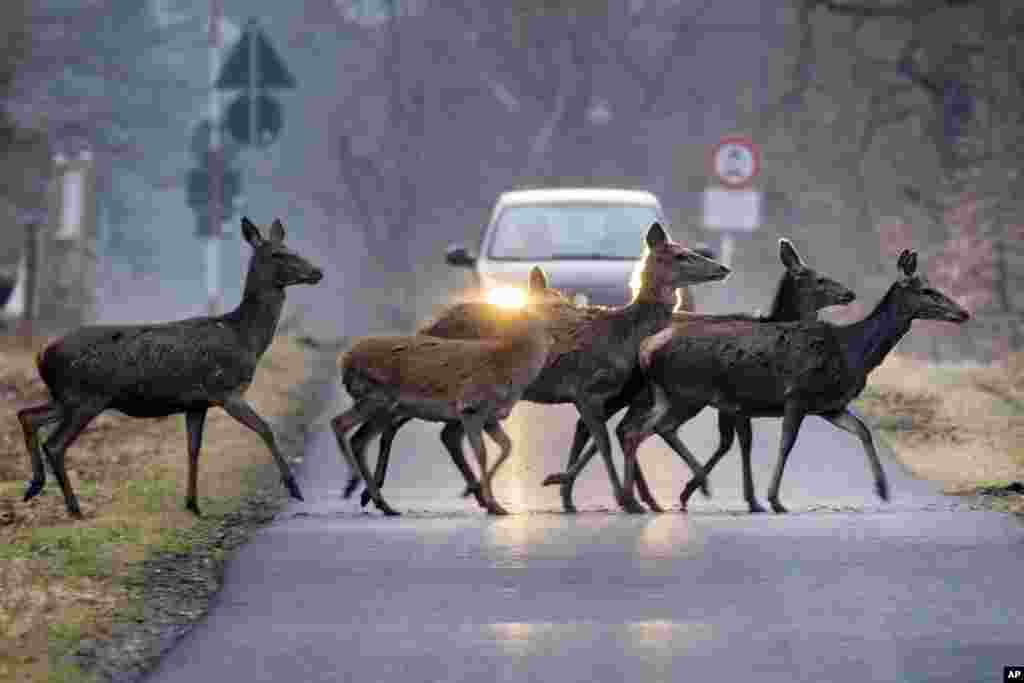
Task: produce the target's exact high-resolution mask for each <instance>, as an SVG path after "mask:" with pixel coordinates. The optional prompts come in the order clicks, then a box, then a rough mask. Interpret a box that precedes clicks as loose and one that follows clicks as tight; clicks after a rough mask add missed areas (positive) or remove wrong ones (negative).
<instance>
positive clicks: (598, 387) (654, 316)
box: [443, 223, 730, 512]
mask: <svg viewBox="0 0 1024 683" xmlns="http://www.w3.org/2000/svg"><path fill="white" fill-rule="evenodd" d="M645 244H646V245H647V253H646V255H645V257H644V260H643V263H642V265H641V277H640V287H639V289H638V291H637V293H636V295H635V297H634V299H633V301H632V302H631V303H629V304H627V305H626V306H622V307H617V308H605V307H597V306H588V307H580V308H575V309H573V310H568V311H567V310H566V309H564V308H559V309H557V310H558V311H559V314H557V315H553V316H551V317H550V318H549V321H550V323H551V327H550V330H551V333H552V335H553V336H554V338H555V345H554V347H553V348H552V350H551V354H550V357H549V361H548V363H547V365H546V366H545V368H544V370H543V371H542V372H541V374H540V376H539V377H537V379H536V380H535V381H534V382H533V383H532V384H530V386H528V387H527V388H526V391H525V392H524V394H523V399H524V400H527V401H531V402H533V403H546V404H558V403H572V404H573V405H575V407H576V409H577V411H579V413H580V416H581V417H582V419H583V421H584V424H585V425H586V426H587V427H588V428H589V429H590V430H591V432H592V433H594V434H595V440H596V442H597V444H598V447H599V449H600V451H599V452H600V453H601V456H602V458H603V460H604V462H605V467H606V468H607V470H608V477H609V479H610V481H611V485H612V488H613V491H614V494H615V499H616V501H617V502H618V503H619V505H620V506H621V507H622V508H623V509H625V510H629V511H632V512H637V511H643V508H642V507H640V504H639V503H638V502H637V501H636V499H635V498H633V497H632V496H631V495H630V496H627V495H625V494H624V492H623V488H622V483H621V482H620V480H619V477H618V473H617V472H616V470H615V464H614V462H613V460H612V455H611V442H610V439H609V437H608V430H607V427H605V424H604V421H603V420H601V416H603V415H604V413H605V408H604V406H605V404H606V403H607V402H608V400H609V399H610V398H611V397H613V396H616V395H617V394H618V393H620V392H621V391H622V388H623V386H624V385H625V384H626V383H627V382H628V381H629V379H630V378H631V377H632V375H633V371H634V369H635V367H636V354H637V348H638V347H639V344H640V341H641V340H642V339H643V338H644V337H647V336H649V335H650V334H653V333H654V332H656V331H658V330H660V329H662V328H664V327H665V326H666V325H668V324H669V320H670V318H671V315H672V311H673V310H674V309H675V308H676V306H677V304H678V294H677V291H676V290H677V289H678V288H680V287H683V286H685V285H688V284H697V283H700V282H711V281H716V280H722V279H725V278H726V277H727V276H728V274H729V272H730V271H729V269H728V268H726V267H725V266H723V265H722V264H720V263H718V262H716V261H714V260H712V259H709V258H706V257H704V256H701V255H700V254H698V253H696V252H694V251H693V250H690V249H687V248H685V247H683V246H682V245H680V244H678V243H676V242H673V241H672V240H671V239H670V238H669V236H668V233H667V232H666V231H665V229H664V228H663V227H662V226H661V225H660V224H659V223H654V224H652V225H651V227H650V229H649V230H648V231H647V235H646V236H645ZM444 436H445V435H443V437H444ZM446 438H447V439H448V440H447V441H446V444H458V443H459V442H460V441H461V438H462V434H461V428H460V427H458V426H456V427H454V428H452V430H451V432H449V433H448V434H447V437H446ZM693 464H694V466H695V467H698V468H699V464H697V463H696V461H694V463H693ZM562 499H563V506H564V507H565V508H566V509H567V510H570V511H571V510H573V509H574V508H573V506H572V501H571V499H568V502H567V498H566V490H565V489H563V491H562Z"/></svg>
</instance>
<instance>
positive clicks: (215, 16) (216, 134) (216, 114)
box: [206, 0, 223, 315]
mask: <svg viewBox="0 0 1024 683" xmlns="http://www.w3.org/2000/svg"><path fill="white" fill-rule="evenodd" d="M220 3H221V0H210V163H209V167H210V203H209V221H210V224H209V233H210V234H209V236H208V237H207V238H206V294H207V297H208V299H209V311H210V315H218V314H219V313H220V286H219V284H218V280H217V276H218V273H217V264H218V261H219V255H220V254H219V249H218V247H219V242H220V229H221V215H222V213H223V212H222V211H221V189H222V188H221V182H222V171H223V169H222V168H221V166H222V164H221V139H220V119H221V113H220V94H219V93H218V92H217V85H216V83H217V72H218V71H219V70H220V18H221V4H220Z"/></svg>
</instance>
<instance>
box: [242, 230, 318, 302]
mask: <svg viewBox="0 0 1024 683" xmlns="http://www.w3.org/2000/svg"><path fill="white" fill-rule="evenodd" d="M242 235H243V236H244V237H245V241H246V242H248V243H249V245H250V246H251V247H252V248H253V255H252V261H251V262H250V264H249V275H248V277H247V278H246V289H249V287H250V286H254V287H257V288H271V287H275V288H279V289H283V288H284V287H288V286H290V285H299V284H308V285H315V284H316V283H318V282H320V280H321V279H322V278H323V276H324V273H323V271H322V270H320V269H319V268H317V267H316V266H314V265H313V264H312V263H310V262H309V261H307V260H306V259H304V258H302V257H301V256H299V255H298V254H296V253H295V252H293V251H291V250H290V249H288V248H287V247H286V246H284V237H285V232H284V225H283V224H282V223H281V220H280V219H276V218H275V219H274V222H273V223H272V224H271V225H270V233H269V238H264V237H263V235H262V234H261V233H260V229H259V228H257V227H256V226H255V225H254V224H253V223H252V221H250V220H249V219H248V218H246V217H243V218H242Z"/></svg>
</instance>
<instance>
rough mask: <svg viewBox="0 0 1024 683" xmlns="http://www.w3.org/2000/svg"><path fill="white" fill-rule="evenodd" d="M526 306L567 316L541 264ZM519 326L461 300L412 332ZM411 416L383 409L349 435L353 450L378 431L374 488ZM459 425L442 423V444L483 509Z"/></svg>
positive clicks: (458, 333) (460, 333) (490, 331)
mask: <svg viewBox="0 0 1024 683" xmlns="http://www.w3.org/2000/svg"><path fill="white" fill-rule="evenodd" d="M526 308H527V310H529V311H531V312H533V313H536V314H537V315H540V316H542V317H551V316H556V315H571V314H572V312H573V310H574V306H573V305H572V304H571V303H569V301H568V299H567V298H566V297H565V295H563V294H562V293H561V292H560V291H558V290H557V289H554V288H552V287H549V286H548V279H547V275H546V274H545V273H544V270H543V269H541V268H540V267H539V266H534V267H533V268H531V269H530V276H529V278H528V281H527V290H526ZM518 326H520V320H519V316H518V314H516V313H514V312H511V313H510V312H509V311H508V310H507V309H503V308H501V307H499V306H495V305H494V304H490V303H483V302H464V303H458V304H454V305H451V306H448V307H446V308H445V309H444V310H443V311H442V312H441V313H440V314H439V315H437V316H436V317H435V319H434V320H432V321H430V322H428V323H426V324H424V325H423V326H421V327H420V328H419V329H418V330H417V331H416V333H417V334H425V335H428V336H431V337H443V338H445V339H488V338H500V337H503V336H506V335H507V334H509V333H510V332H513V333H514V332H515V331H516V328H517V327H518ZM412 419H413V418H412V417H410V416H407V415H397V416H396V415H394V414H391V413H382V414H381V415H380V416H379V417H378V418H376V419H375V420H371V421H368V422H364V423H363V424H362V425H360V427H359V429H357V430H356V432H355V434H354V435H353V436H352V450H353V452H354V453H355V452H359V451H360V450H363V449H365V448H366V446H367V444H368V442H369V440H370V439H372V438H373V435H375V434H377V433H380V445H379V447H378V456H377V464H376V467H375V472H374V478H375V479H376V482H377V488H378V489H379V488H381V487H383V486H384V479H385V477H386V476H387V469H388V463H389V462H390V459H391V446H392V444H393V442H394V439H395V435H396V433H397V432H398V430H399V429H401V428H402V426H403V425H405V423H407V422H409V421H410V420H412ZM460 424H461V422H460V421H457V420H456V421H452V422H446V423H445V426H444V429H442V430H441V443H442V444H443V445H444V447H445V449H446V450H447V451H448V454H449V455H450V456H451V459H452V462H453V463H455V466H456V467H457V468H458V470H459V472H460V473H461V474H462V477H463V479H465V481H466V489H465V491H464V493H463V496H468V495H473V496H474V497H475V498H476V501H477V503H478V504H479V505H480V506H481V507H483V508H484V509H486V508H487V506H488V503H487V501H486V500H485V499H484V497H483V495H482V493H481V490H480V485H479V482H478V481H477V478H476V475H474V474H473V470H472V468H470V467H469V464H468V463H467V462H466V458H465V456H464V455H463V453H462V445H461V440H462V430H461V428H460ZM484 429H485V430H486V431H488V433H492V431H493V430H492V429H491V428H489V427H488V426H487V425H485V426H484ZM492 436H493V433H492ZM360 481H362V477H360V476H359V473H358V471H352V472H351V474H350V476H349V481H348V484H347V485H346V487H345V491H344V494H343V495H344V497H345V498H348V497H349V496H351V495H352V493H354V492H355V489H356V487H357V486H358V485H359V482H360ZM360 502H361V504H362V505H363V506H366V505H367V504H368V503H369V502H370V493H369V491H368V490H367V489H364V490H363V493H362V496H361V497H360Z"/></svg>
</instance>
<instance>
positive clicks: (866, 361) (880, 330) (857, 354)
mask: <svg viewBox="0 0 1024 683" xmlns="http://www.w3.org/2000/svg"><path fill="white" fill-rule="evenodd" d="M910 323H911V318H910V316H907V315H906V314H902V313H900V311H899V309H898V307H897V305H896V301H895V295H894V293H893V290H892V289H890V290H889V291H888V292H886V295H885V296H884V297H883V298H882V300H881V301H880V302H879V303H878V305H877V306H875V310H874V311H872V312H871V314H870V315H869V316H868V317H866V318H864V319H863V320H861V321H860V322H856V323H853V324H852V325H844V326H841V327H839V328H838V331H839V340H840V343H841V344H842V348H843V354H844V356H845V358H846V367H847V368H849V369H850V370H853V371H856V372H858V373H861V374H863V375H865V376H867V374H868V373H870V372H871V371H872V370H874V369H875V368H877V367H878V366H879V365H881V363H882V361H883V360H885V357H886V356H887V355H888V354H889V352H890V351H892V349H893V347H894V346H896V343H897V342H899V340H900V339H902V338H903V335H905V334H906V333H907V332H908V331H909V330H910Z"/></svg>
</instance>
